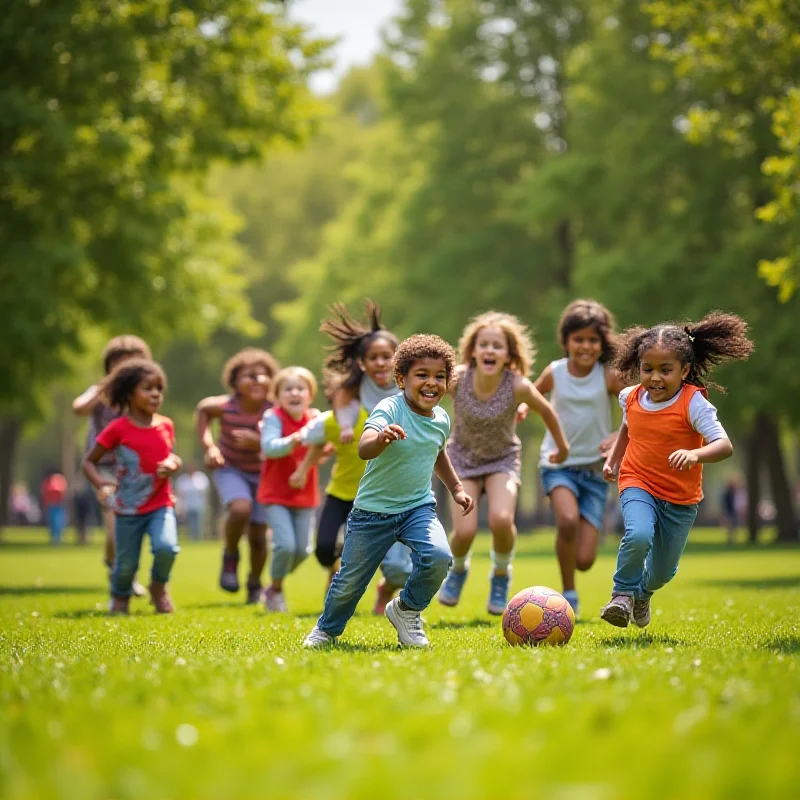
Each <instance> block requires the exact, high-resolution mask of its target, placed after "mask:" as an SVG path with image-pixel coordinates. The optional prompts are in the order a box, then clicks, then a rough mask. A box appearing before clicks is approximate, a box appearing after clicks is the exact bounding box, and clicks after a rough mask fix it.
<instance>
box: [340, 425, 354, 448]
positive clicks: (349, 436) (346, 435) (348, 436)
mask: <svg viewBox="0 0 800 800" xmlns="http://www.w3.org/2000/svg"><path fill="white" fill-rule="evenodd" d="M354 435H355V434H354V432H353V428H352V426H350V425H348V426H347V427H345V428H342V430H341V433H340V434H339V441H340V442H341V443H342V444H350V442H352V441H353V437H354Z"/></svg>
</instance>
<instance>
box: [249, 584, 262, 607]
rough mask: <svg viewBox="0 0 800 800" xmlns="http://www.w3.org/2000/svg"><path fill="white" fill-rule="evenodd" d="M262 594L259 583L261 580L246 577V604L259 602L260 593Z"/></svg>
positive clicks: (250, 604)
mask: <svg viewBox="0 0 800 800" xmlns="http://www.w3.org/2000/svg"><path fill="white" fill-rule="evenodd" d="M263 594H264V587H263V586H262V585H261V581H253V580H250V579H248V581H247V600H246V601H245V603H246V604H247V605H248V606H252V605H255V604H256V603H260V602H261V598H262V595H263Z"/></svg>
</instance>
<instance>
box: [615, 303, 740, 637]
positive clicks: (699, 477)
mask: <svg viewBox="0 0 800 800" xmlns="http://www.w3.org/2000/svg"><path fill="white" fill-rule="evenodd" d="M752 349H753V343H752V342H751V341H750V340H749V339H748V338H747V323H746V322H745V321H744V320H743V319H741V318H740V317H737V316H735V315H734V314H723V313H722V312H720V311H715V312H712V313H710V314H708V315H707V316H705V317H704V318H703V319H701V320H700V322H697V323H691V324H689V325H680V324H670V323H664V324H661V325H656V326H655V327H654V328H649V329H645V328H630V329H628V330H627V331H625V333H624V334H623V335H622V337H621V339H620V342H619V345H618V351H617V356H616V359H615V364H616V366H617V367H618V368H619V370H620V372H621V373H622V375H623V377H631V378H635V377H636V376H637V374H638V377H639V380H640V381H641V383H639V384H638V385H637V386H633V387H630V388H628V389H624V390H623V391H622V392H621V393H620V396H619V404H620V406H621V407H622V411H623V421H622V427H621V428H620V431H619V435H618V436H617V440H616V442H615V444H614V447H613V449H612V451H611V453H610V455H609V456H608V459H607V460H606V463H605V466H604V467H603V475H604V477H605V479H606V480H608V481H613V480H616V479H617V476H618V475H619V490H620V500H621V501H622V516H623V520H624V523H625V533H624V535H623V537H622V541H621V542H620V546H619V554H618V556H617V571H616V573H615V574H614V589H613V594H612V595H611V600H610V601H609V603H608V604H607V605H605V606H604V607H603V609H602V611H601V612H600V616H601V618H602V619H604V620H605V621H606V622H609V623H610V624H611V625H616V626H617V627H620V628H625V627H627V626H628V623H629V622H630V621H631V618H632V619H633V622H634V623H635V624H636V625H638V626H639V627H640V628H644V627H645V626H647V625H648V624H649V622H650V600H651V598H652V596H653V593H654V592H655V591H656V590H658V589H660V588H661V587H662V586H664V585H665V584H666V583H669V581H671V580H672V579H673V578H674V577H675V573H676V572H677V571H678V563H679V561H680V558H681V554H682V553H683V549H684V547H685V546H686V540H687V539H688V537H689V531H690V530H691V527H692V524H693V523H694V520H695V517H696V516H697V504H698V503H699V502H700V501H701V500H702V499H703V466H702V465H703V464H710V463H714V462H717V461H723V460H724V459H726V458H730V456H731V454H732V453H733V447H732V446H731V442H730V439H729V438H728V436H727V434H726V433H725V430H724V428H723V427H722V425H720V423H719V421H718V420H717V410H716V408H714V406H713V405H711V403H709V402H708V399H707V392H706V376H707V375H708V373H709V372H710V370H711V369H712V368H713V367H715V366H716V365H718V364H720V363H721V362H723V361H727V360H736V359H739V360H741V359H746V358H747V357H748V356H749V355H750V352H751V351H752Z"/></svg>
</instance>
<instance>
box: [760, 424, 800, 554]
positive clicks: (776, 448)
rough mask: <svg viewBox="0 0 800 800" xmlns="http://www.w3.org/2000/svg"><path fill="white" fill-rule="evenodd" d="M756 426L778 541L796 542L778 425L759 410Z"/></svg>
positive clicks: (793, 517) (795, 522) (795, 530)
mask: <svg viewBox="0 0 800 800" xmlns="http://www.w3.org/2000/svg"><path fill="white" fill-rule="evenodd" d="M756 427H757V429H758V431H759V439H760V440H761V442H762V445H763V448H764V456H765V460H766V464H767V469H768V471H769V481H770V488H771V490H772V501H773V502H774V503H775V513H776V519H775V522H776V524H777V526H778V541H779V542H796V541H797V539H798V536H797V533H798V530H797V520H796V519H795V516H794V506H793V504H792V489H791V487H790V486H789V479H788V477H787V475H786V466H785V464H784V459H783V451H782V450H781V440H780V436H779V432H778V426H777V425H776V424H775V421H774V420H773V419H771V418H770V417H768V416H767V415H766V414H765V413H764V412H759V414H758V415H757V416H756Z"/></svg>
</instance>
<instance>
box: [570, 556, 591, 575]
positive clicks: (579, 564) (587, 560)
mask: <svg viewBox="0 0 800 800" xmlns="http://www.w3.org/2000/svg"><path fill="white" fill-rule="evenodd" d="M594 561H595V556H594V554H592V555H588V556H586V555H580V554H578V557H577V558H576V560H575V569H577V570H578V572H586V571H587V570H590V569H591V568H592V565H593V564H594Z"/></svg>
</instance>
